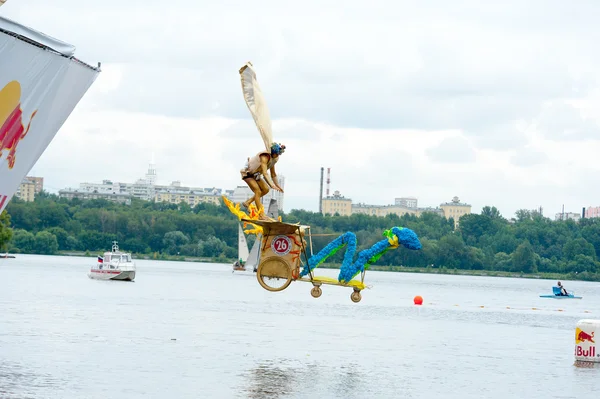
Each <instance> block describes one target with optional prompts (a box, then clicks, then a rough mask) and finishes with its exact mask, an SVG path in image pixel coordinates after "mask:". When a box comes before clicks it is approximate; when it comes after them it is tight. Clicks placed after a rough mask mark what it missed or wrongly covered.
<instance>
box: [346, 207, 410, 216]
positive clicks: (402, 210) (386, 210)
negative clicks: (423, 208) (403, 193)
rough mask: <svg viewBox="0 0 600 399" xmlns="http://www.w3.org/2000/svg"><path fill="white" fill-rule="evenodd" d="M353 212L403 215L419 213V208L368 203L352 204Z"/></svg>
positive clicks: (373, 214) (372, 214)
mask: <svg viewBox="0 0 600 399" xmlns="http://www.w3.org/2000/svg"><path fill="white" fill-rule="evenodd" d="M352 213H353V214H355V213H362V214H365V215H371V216H386V215H389V214H394V215H398V216H403V215H406V214H409V215H415V216H416V215H417V213H418V212H417V208H407V207H406V206H400V205H367V204H352Z"/></svg>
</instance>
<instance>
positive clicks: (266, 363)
mask: <svg viewBox="0 0 600 399" xmlns="http://www.w3.org/2000/svg"><path fill="white" fill-rule="evenodd" d="M94 261H95V259H94V258H77V257H54V256H34V255H18V256H17V258H15V259H0V398H3V399H4V398H19V399H25V398H102V399H106V398H127V399H132V398H219V399H221V398H344V399H349V398H460V399H465V398H499V399H506V398H528V399H534V398H540V399H541V398H543V399H548V398H578V399H581V398H585V397H590V398H591V397H600V369H598V368H595V369H590V368H578V367H575V366H574V365H573V360H574V359H573V352H574V336H575V326H576V323H577V321H578V320H580V319H586V318H591V319H600V283H591V282H564V283H565V286H566V288H567V290H574V291H575V292H576V294H578V295H582V296H583V299H582V300H555V299H543V298H539V294H542V293H548V292H551V286H552V284H553V283H555V282H554V281H548V280H528V279H509V278H492V277H490V278H488V277H468V276H443V275H426V274H407V273H385V272H368V273H367V275H366V282H367V284H369V285H371V286H372V287H371V289H369V290H365V291H363V295H362V301H361V302H360V303H353V302H352V301H351V300H350V293H351V289H349V288H344V287H334V286H323V294H322V296H321V297H320V298H318V299H315V298H313V297H311V295H310V288H311V285H310V284H307V283H303V282H294V283H292V284H291V285H290V287H288V288H287V289H286V290H284V291H282V292H278V293H272V292H268V291H266V290H264V289H263V288H262V287H260V285H259V284H258V282H257V281H256V277H255V275H254V274H252V273H237V272H236V273H232V272H231V267H230V266H229V265H220V264H202V263H185V262H161V261H143V260H139V261H137V266H138V274H137V277H136V280H135V282H118V281H98V280H91V279H89V278H88V277H87V271H88V269H89V266H90V264H91V263H92V262H94ZM317 274H318V275H327V276H336V271H335V270H322V271H320V272H319V273H317ZM415 295H421V296H422V297H423V298H424V304H423V306H420V307H419V306H415V305H414V304H413V298H414V296H415Z"/></svg>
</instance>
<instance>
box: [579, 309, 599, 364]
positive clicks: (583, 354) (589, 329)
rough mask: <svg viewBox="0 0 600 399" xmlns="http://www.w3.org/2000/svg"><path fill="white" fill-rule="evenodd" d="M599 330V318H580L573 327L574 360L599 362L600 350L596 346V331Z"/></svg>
mask: <svg viewBox="0 0 600 399" xmlns="http://www.w3.org/2000/svg"><path fill="white" fill-rule="evenodd" d="M598 330H600V320H588V319H586V320H580V321H579V322H578V323H577V327H576V328H575V360H577V361H584V362H595V363H596V362H600V352H598V349H597V348H596V337H595V335H596V331H598Z"/></svg>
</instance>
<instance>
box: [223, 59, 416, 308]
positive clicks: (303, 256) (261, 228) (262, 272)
mask: <svg viewBox="0 0 600 399" xmlns="http://www.w3.org/2000/svg"><path fill="white" fill-rule="evenodd" d="M239 73H240V77H241V81H242V92H243V95H244V100H245V101H246V105H247V106H248V109H249V110H250V113H251V114H252V117H253V119H254V122H255V124H256V127H257V128H258V131H259V133H260V136H261V138H262V140H263V143H264V145H265V148H266V149H267V150H268V149H269V148H270V146H271V145H272V143H273V142H274V140H273V133H272V130H271V120H270V116H269V111H268V108H267V105H266V101H265V99H264V96H263V94H262V90H261V89H260V86H259V85H258V81H257V79H256V73H255V71H254V68H253V66H252V64H251V63H250V62H248V63H246V64H245V65H244V66H243V67H242V68H241V69H240V72H239ZM223 201H224V203H225V205H226V206H227V207H228V208H229V210H230V211H231V213H233V214H234V215H236V216H237V217H238V218H239V220H241V221H242V222H243V223H244V227H247V226H248V225H250V226H252V228H251V229H248V230H246V231H245V232H246V233H247V234H257V236H260V237H261V238H260V239H261V240H262V242H261V245H260V253H259V264H258V269H257V271H256V278H257V279H258V282H259V284H260V285H261V286H262V287H263V288H264V289H266V290H268V291H272V292H277V291H282V290H284V289H286V288H287V287H288V286H289V285H290V284H291V283H292V281H303V282H308V283H310V284H312V286H313V288H312V289H311V295H312V296H313V297H315V298H318V297H320V296H321V294H322V289H321V286H322V285H337V286H343V287H350V288H352V294H351V295H350V299H351V300H352V301H353V302H359V301H360V300H361V291H362V290H363V289H365V288H366V285H365V281H364V280H365V273H366V271H367V270H368V268H369V266H370V265H371V264H373V263H375V262H376V261H377V260H378V259H379V258H380V257H381V256H382V255H383V254H384V253H385V252H387V251H388V250H390V249H395V248H398V247H400V246H403V247H405V248H407V249H410V250H418V249H421V243H420V241H419V238H418V237H417V235H416V234H415V232H414V231H412V230H411V229H408V228H403V227H392V228H391V229H389V230H386V231H384V232H383V236H384V239H382V240H381V241H379V242H377V243H375V244H374V245H373V246H371V247H370V248H368V249H364V250H362V251H360V252H358V254H356V249H357V241H356V235H355V234H354V233H352V232H346V233H344V234H342V235H340V236H339V237H338V238H336V239H335V240H333V241H331V242H330V243H329V244H328V245H326V246H325V247H324V248H323V249H321V250H320V251H319V252H317V253H313V242H312V234H311V228H310V226H307V225H301V224H299V223H298V224H291V223H285V222H283V221H282V220H281V217H278V219H277V220H273V219H270V218H261V215H260V210H259V209H257V207H256V206H255V205H254V204H252V203H251V204H250V206H249V207H248V209H247V211H248V212H245V211H244V210H242V209H241V207H240V204H234V203H233V202H232V201H231V200H229V199H228V198H227V197H226V196H223ZM343 247H346V250H345V253H344V259H343V262H342V265H341V267H340V272H339V275H338V278H337V279H335V278H331V277H320V276H316V275H315V268H317V267H318V266H319V265H320V264H322V263H323V262H325V261H326V260H327V259H328V258H329V257H330V256H332V255H333V254H335V253H337V252H338V251H339V250H340V249H342V248H343ZM355 255H357V256H356V260H354V257H355ZM359 274H360V279H356V278H355V277H357V276H358V275H359Z"/></svg>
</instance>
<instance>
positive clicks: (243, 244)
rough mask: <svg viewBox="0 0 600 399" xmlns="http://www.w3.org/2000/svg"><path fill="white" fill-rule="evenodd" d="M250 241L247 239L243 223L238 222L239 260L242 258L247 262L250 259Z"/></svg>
mask: <svg viewBox="0 0 600 399" xmlns="http://www.w3.org/2000/svg"><path fill="white" fill-rule="evenodd" d="M248 255H250V253H249V252H248V242H247V241H246V236H245V235H244V229H242V225H241V224H238V260H240V259H241V260H242V262H246V260H247V259H248Z"/></svg>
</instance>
